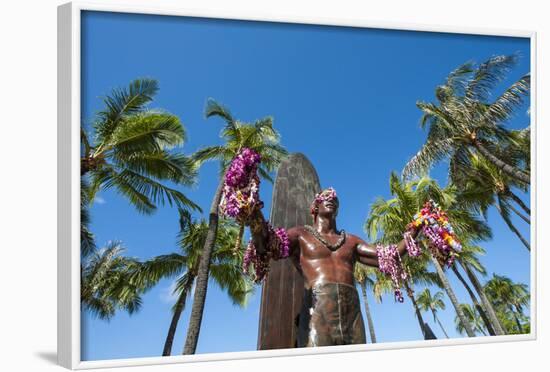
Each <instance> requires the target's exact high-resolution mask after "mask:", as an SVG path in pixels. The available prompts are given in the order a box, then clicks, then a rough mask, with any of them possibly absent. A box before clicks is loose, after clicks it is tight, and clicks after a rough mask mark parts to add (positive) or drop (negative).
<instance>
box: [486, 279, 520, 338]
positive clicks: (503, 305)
mask: <svg viewBox="0 0 550 372" xmlns="http://www.w3.org/2000/svg"><path fill="white" fill-rule="evenodd" d="M485 292H486V293H487V296H488V297H489V299H490V300H491V302H492V303H493V304H494V305H495V307H496V308H497V309H498V311H499V312H501V314H502V315H503V317H506V316H511V317H512V318H513V319H514V321H515V325H516V327H517V332H515V331H516V330H512V329H511V330H510V331H511V333H524V326H523V324H522V322H521V318H522V317H525V315H524V314H523V311H524V307H525V306H527V305H528V304H529V300H530V295H529V290H528V287H527V285H526V284H523V283H514V282H513V281H512V280H511V279H510V278H508V277H505V276H501V275H496V274H493V277H492V278H491V280H489V281H488V282H487V283H486V284H485Z"/></svg>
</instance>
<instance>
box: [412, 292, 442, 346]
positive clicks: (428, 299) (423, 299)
mask: <svg viewBox="0 0 550 372" xmlns="http://www.w3.org/2000/svg"><path fill="white" fill-rule="evenodd" d="M416 302H417V303H418V306H420V310H422V311H431V313H432V315H433V317H434V322H437V324H439V327H440V328H441V331H442V332H443V334H444V335H445V337H446V338H449V335H448V334H447V332H446V331H445V328H444V327H443V324H441V321H440V320H439V318H438V317H437V310H445V302H444V301H443V292H441V291H437V292H435V294H434V295H433V296H432V293H431V292H430V290H429V289H428V288H425V289H424V290H423V291H422V292H420V294H419V295H418V296H416Z"/></svg>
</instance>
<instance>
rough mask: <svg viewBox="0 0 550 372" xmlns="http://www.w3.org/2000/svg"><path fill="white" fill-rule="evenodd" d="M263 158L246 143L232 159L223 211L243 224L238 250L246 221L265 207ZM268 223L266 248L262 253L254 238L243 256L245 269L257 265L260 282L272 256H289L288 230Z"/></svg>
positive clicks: (225, 185)
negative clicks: (261, 175) (262, 177)
mask: <svg viewBox="0 0 550 372" xmlns="http://www.w3.org/2000/svg"><path fill="white" fill-rule="evenodd" d="M260 161H261V157H260V154H258V153H257V152H256V151H254V150H252V149H249V148H246V147H245V148H243V149H242V150H241V151H240V152H239V153H238V154H237V156H235V158H234V159H233V160H232V161H231V164H229V167H228V168H227V172H226V174H225V179H224V185H223V192H222V198H221V201H220V211H221V213H222V214H224V215H225V216H227V217H231V218H234V219H235V220H237V221H238V222H239V223H240V224H241V230H240V232H239V236H238V237H237V242H236V244H235V250H236V251H237V250H238V249H239V248H240V246H241V241H242V235H243V232H244V225H245V224H249V223H251V222H252V221H251V220H252V218H253V217H252V216H253V214H254V212H255V211H256V210H259V209H262V208H263V205H264V204H263V202H262V201H261V200H260V178H259V177H258V166H259V164H260ZM266 225H267V226H266V230H267V247H266V248H267V249H266V252H262V254H258V252H257V251H256V247H255V246H254V243H253V242H252V240H250V242H249V243H248V246H247V248H246V251H245V254H244V258H243V271H244V272H245V273H246V274H249V272H250V271H249V268H250V265H251V264H252V265H254V271H255V281H257V282H260V281H261V280H263V278H264V277H265V275H266V274H267V272H268V269H269V261H270V259H271V258H273V259H279V258H285V257H288V254H289V247H290V243H289V240H288V235H287V233H286V230H285V229H283V228H277V229H274V228H273V227H272V226H271V225H270V224H269V223H267V222H266Z"/></svg>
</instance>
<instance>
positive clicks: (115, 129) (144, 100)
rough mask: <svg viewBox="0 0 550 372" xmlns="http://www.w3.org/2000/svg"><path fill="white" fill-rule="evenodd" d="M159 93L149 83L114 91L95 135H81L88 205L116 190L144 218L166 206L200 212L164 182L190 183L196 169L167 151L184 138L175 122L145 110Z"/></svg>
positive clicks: (154, 84) (173, 118)
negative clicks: (99, 194) (100, 194)
mask: <svg viewBox="0 0 550 372" xmlns="http://www.w3.org/2000/svg"><path fill="white" fill-rule="evenodd" d="M157 91H158V83H157V81H156V80H152V79H137V80H134V81H132V82H131V83H130V84H129V85H128V87H127V88H122V89H114V90H113V91H112V92H111V94H110V95H108V96H106V97H105V98H104V99H103V103H104V106H105V107H104V109H103V110H102V111H100V112H99V113H98V114H97V115H96V117H95V119H94V123H93V132H92V133H86V132H85V131H84V130H82V131H81V141H82V153H81V159H80V173H81V175H82V176H83V177H86V179H89V181H90V195H89V200H90V201H93V200H94V196H95V194H96V193H97V192H98V191H99V190H100V189H109V188H114V189H115V190H116V191H117V192H118V193H119V194H120V195H122V196H124V197H125V198H126V199H127V200H128V201H129V202H130V203H131V204H132V205H133V206H134V207H135V208H136V209H137V210H138V211H139V212H141V213H145V214H150V213H153V212H154V211H155V209H156V208H157V206H158V205H163V204H165V203H168V204H170V205H176V206H177V207H179V208H183V209H195V210H198V209H200V208H199V207H198V206H197V205H196V204H195V203H193V202H192V201H191V200H189V199H188V198H187V197H186V196H185V195H184V194H183V193H181V192H180V191H178V190H176V189H175V188H173V187H170V186H169V185H168V184H167V183H166V182H170V183H174V184H176V185H190V184H192V183H193V182H194V180H195V176H196V167H195V165H194V162H193V161H192V160H191V159H190V158H188V157H186V156H185V155H183V154H181V153H179V152H174V151H171V150H172V149H174V148H176V147H180V146H181V145H183V143H184V141H185V139H186V134H185V129H184V127H183V125H182V123H181V122H180V120H179V118H178V117H177V116H175V115H172V114H170V113H167V112H164V111H162V110H152V109H149V108H148V104H149V103H150V102H151V101H152V100H153V98H154V96H155V94H156V93H157Z"/></svg>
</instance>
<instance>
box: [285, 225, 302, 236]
mask: <svg viewBox="0 0 550 372" xmlns="http://www.w3.org/2000/svg"><path fill="white" fill-rule="evenodd" d="M306 231H307V230H306V228H305V227H304V226H302V225H299V226H294V227H291V228H289V229H288V230H287V233H288V234H289V235H294V236H301V235H303V234H304V233H305V232H306Z"/></svg>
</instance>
